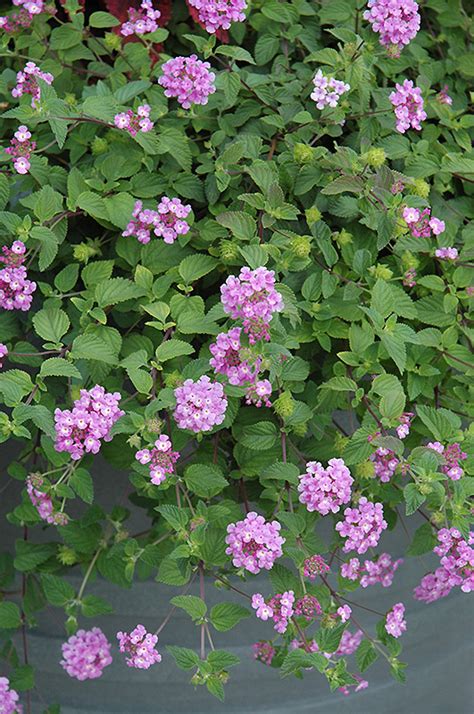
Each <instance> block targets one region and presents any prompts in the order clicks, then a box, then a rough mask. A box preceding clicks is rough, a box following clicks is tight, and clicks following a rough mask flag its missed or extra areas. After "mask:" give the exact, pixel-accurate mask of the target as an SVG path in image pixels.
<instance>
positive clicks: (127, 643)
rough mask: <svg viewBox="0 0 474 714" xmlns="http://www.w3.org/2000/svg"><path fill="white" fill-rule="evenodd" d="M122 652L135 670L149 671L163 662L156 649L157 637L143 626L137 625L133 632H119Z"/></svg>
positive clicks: (118, 636) (128, 663) (118, 637)
mask: <svg viewBox="0 0 474 714" xmlns="http://www.w3.org/2000/svg"><path fill="white" fill-rule="evenodd" d="M117 639H118V641H119V649H120V652H125V653H126V654H127V655H128V656H127V657H126V660H125V661H126V663H127V665H128V666H129V667H135V669H149V668H150V667H151V666H152V665H153V664H156V663H157V662H161V655H160V653H159V652H158V651H157V650H156V649H155V646H156V643H157V642H158V637H157V635H152V634H151V632H147V631H146V629H145V628H144V627H143V625H137V626H136V627H135V629H134V630H132V632H130V633H128V632H117Z"/></svg>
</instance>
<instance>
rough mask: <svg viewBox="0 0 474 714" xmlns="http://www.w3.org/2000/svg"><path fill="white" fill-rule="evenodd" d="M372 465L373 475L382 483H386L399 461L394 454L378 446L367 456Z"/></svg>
mask: <svg viewBox="0 0 474 714" xmlns="http://www.w3.org/2000/svg"><path fill="white" fill-rule="evenodd" d="M369 459H370V461H372V463H373V465H374V473H375V475H376V476H377V478H379V479H380V480H381V482H382V483H388V482H389V481H390V479H391V478H392V476H393V474H394V473H395V471H396V468H397V466H398V464H399V463H400V461H399V460H398V459H397V457H396V455H395V453H394V452H393V451H391V450H390V449H386V448H385V447H384V446H379V447H378V449H376V450H375V451H374V453H373V454H371V455H370V456H369Z"/></svg>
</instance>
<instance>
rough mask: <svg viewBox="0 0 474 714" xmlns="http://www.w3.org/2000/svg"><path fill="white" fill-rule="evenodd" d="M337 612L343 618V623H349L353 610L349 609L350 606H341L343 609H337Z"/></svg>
mask: <svg viewBox="0 0 474 714" xmlns="http://www.w3.org/2000/svg"><path fill="white" fill-rule="evenodd" d="M336 612H337V614H338V615H339V617H340V618H341V621H342V622H347V620H349V618H350V616H351V615H352V608H351V607H349V605H341V607H338V608H337V611H336Z"/></svg>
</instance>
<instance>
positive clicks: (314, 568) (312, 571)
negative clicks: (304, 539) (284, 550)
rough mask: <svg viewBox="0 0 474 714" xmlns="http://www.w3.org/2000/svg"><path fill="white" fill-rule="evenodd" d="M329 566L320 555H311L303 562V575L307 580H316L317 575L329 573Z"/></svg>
mask: <svg viewBox="0 0 474 714" xmlns="http://www.w3.org/2000/svg"><path fill="white" fill-rule="evenodd" d="M329 571H330V567H329V565H328V564H327V563H326V561H325V560H324V558H323V557H322V556H321V555H311V556H310V557H309V558H306V560H305V561H304V562H303V575H304V576H305V578H309V580H316V576H317V575H322V574H323V573H329Z"/></svg>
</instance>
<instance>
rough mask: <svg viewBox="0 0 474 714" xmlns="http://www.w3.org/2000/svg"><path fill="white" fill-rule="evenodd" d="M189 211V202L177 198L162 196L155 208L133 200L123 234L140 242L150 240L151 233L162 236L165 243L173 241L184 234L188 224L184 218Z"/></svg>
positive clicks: (186, 231) (144, 242)
mask: <svg viewBox="0 0 474 714" xmlns="http://www.w3.org/2000/svg"><path fill="white" fill-rule="evenodd" d="M190 212H191V206H190V205H189V204H183V203H181V201H180V199H179V198H168V197H167V196H163V198H162V199H161V200H160V202H159V203H158V205H157V209H156V210H152V209H149V208H145V209H144V208H143V203H142V202H141V201H136V202H135V207H134V209H133V213H132V220H131V221H130V222H129V223H128V224H127V227H126V229H125V230H124V232H123V233H122V235H123V236H135V237H136V238H137V240H138V241H139V242H140V243H143V244H146V243H149V242H150V239H151V233H152V231H153V233H154V234H155V235H156V236H159V237H162V238H163V240H164V242H165V243H174V241H175V240H176V239H177V237H178V236H180V235H181V236H183V235H186V233H188V231H189V224H188V223H186V221H185V220H184V219H185V218H187V216H188V215H189V213H190Z"/></svg>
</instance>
